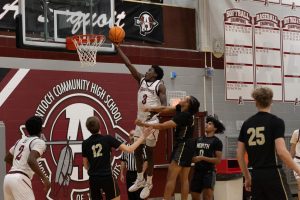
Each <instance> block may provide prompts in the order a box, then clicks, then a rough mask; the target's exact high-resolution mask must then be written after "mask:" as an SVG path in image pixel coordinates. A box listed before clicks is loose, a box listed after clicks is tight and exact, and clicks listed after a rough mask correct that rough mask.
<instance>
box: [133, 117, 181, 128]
mask: <svg viewBox="0 0 300 200" xmlns="http://www.w3.org/2000/svg"><path fill="white" fill-rule="evenodd" d="M135 124H136V125H138V126H143V127H147V128H148V127H151V128H153V129H158V130H166V129H171V128H175V127H176V126H177V124H176V123H175V122H174V121H173V120H169V121H166V122H163V123H156V124H149V123H146V122H142V121H141V120H139V119H137V120H135Z"/></svg>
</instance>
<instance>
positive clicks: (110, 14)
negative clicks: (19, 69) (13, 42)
mask: <svg viewBox="0 0 300 200" xmlns="http://www.w3.org/2000/svg"><path fill="white" fill-rule="evenodd" d="M19 7H20V8H19V9H20V16H19V17H18V20H17V21H18V23H17V24H18V27H17V28H18V29H19V33H18V34H19V35H18V37H19V46H30V47H38V48H56V49H57V48H59V49H66V37H68V36H72V35H78V34H101V35H105V36H107V35H108V31H109V27H112V26H113V24H114V10H115V5H114V0H19ZM91 24H92V26H91ZM99 51H100V52H114V46H113V45H112V43H111V42H110V41H109V40H108V39H106V41H105V42H104V44H103V45H102V46H101V47H100V50H99Z"/></svg>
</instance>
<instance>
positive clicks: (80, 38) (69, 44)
mask: <svg viewBox="0 0 300 200" xmlns="http://www.w3.org/2000/svg"><path fill="white" fill-rule="evenodd" d="M105 39H106V37H105V35H99V34H79V35H73V36H69V37H67V38H66V48H67V49H68V50H72V51H75V50H76V46H75V44H74V42H73V41H74V40H75V41H77V43H78V44H79V45H85V44H87V42H88V41H89V42H91V43H92V42H94V41H95V40H97V41H101V43H102V41H103V40H105Z"/></svg>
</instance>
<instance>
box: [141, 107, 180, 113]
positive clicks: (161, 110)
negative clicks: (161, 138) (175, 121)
mask: <svg viewBox="0 0 300 200" xmlns="http://www.w3.org/2000/svg"><path fill="white" fill-rule="evenodd" d="M143 111H144V112H154V113H160V114H175V111H176V108H175V107H172V106H157V107H144V109H143Z"/></svg>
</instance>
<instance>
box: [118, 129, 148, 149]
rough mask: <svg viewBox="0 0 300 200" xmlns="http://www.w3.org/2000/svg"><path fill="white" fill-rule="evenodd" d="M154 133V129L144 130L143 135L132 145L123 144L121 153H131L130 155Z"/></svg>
mask: <svg viewBox="0 0 300 200" xmlns="http://www.w3.org/2000/svg"><path fill="white" fill-rule="evenodd" d="M152 131H153V129H152V128H146V129H144V131H143V134H142V135H141V136H140V137H139V139H138V140H136V141H135V142H134V143H133V144H132V145H130V146H127V145H125V144H121V145H120V147H119V149H120V150H121V151H125V152H129V153H131V152H133V151H134V150H135V149H136V148H137V147H138V146H140V145H141V144H142V143H143V142H144V140H145V139H146V138H147V137H148V136H149V135H150V134H151V133H152Z"/></svg>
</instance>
